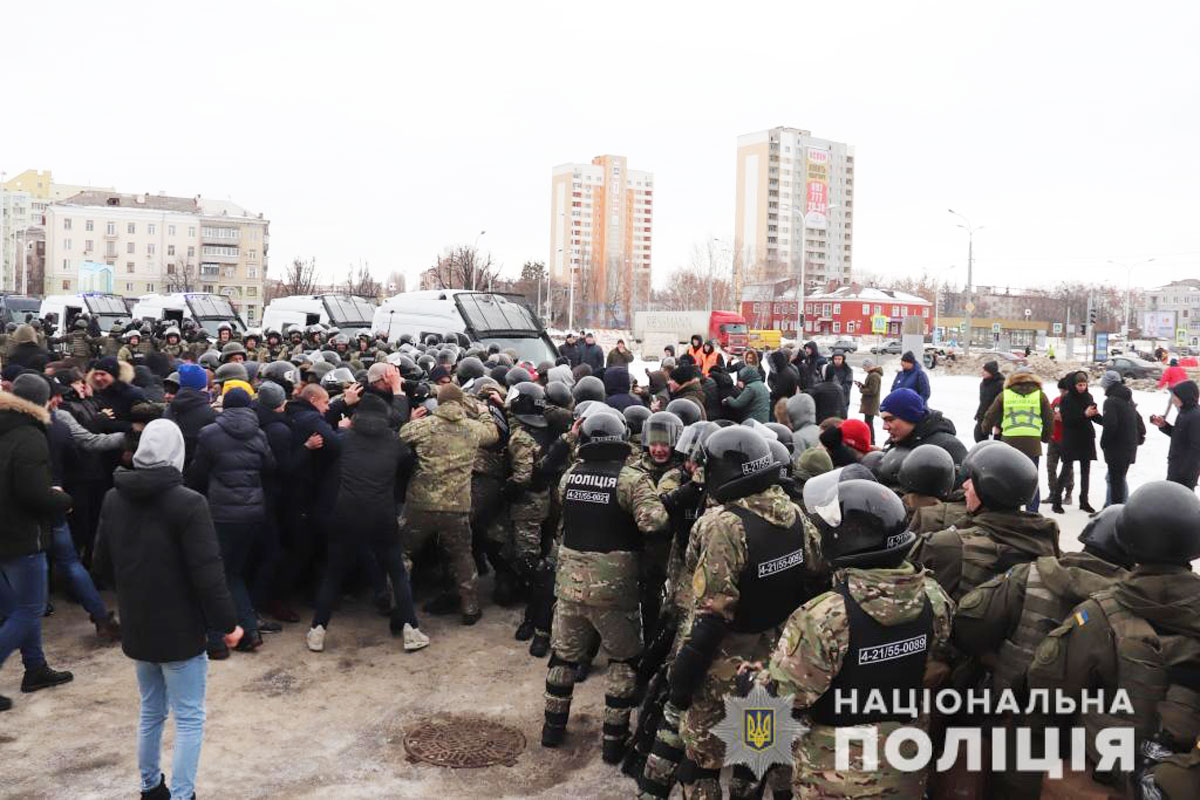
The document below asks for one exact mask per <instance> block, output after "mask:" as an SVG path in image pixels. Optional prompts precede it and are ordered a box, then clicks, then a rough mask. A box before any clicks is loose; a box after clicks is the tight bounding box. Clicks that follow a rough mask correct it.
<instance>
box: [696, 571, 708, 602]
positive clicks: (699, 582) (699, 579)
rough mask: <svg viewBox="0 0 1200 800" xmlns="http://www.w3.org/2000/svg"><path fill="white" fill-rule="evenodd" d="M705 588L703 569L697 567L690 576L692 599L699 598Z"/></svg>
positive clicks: (705, 581) (706, 586)
mask: <svg viewBox="0 0 1200 800" xmlns="http://www.w3.org/2000/svg"><path fill="white" fill-rule="evenodd" d="M706 588H708V581H707V580H706V579H705V577H704V567H697V568H696V574H695V575H693V576H692V597H700V596H701V595H703V594H704V590H705V589H706Z"/></svg>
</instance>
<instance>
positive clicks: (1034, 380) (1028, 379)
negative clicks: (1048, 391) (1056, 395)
mask: <svg viewBox="0 0 1200 800" xmlns="http://www.w3.org/2000/svg"><path fill="white" fill-rule="evenodd" d="M1022 384H1024V385H1023V386H1022ZM1018 387H1020V388H1024V389H1027V391H1024V392H1021V394H1029V393H1030V392H1033V391H1036V390H1038V389H1040V388H1042V382H1041V380H1040V379H1039V378H1038V377H1037V376H1036V375H1034V374H1033V373H1032V372H1030V371H1029V370H1027V369H1023V368H1020V367H1018V368H1017V369H1016V370H1015V371H1014V372H1013V373H1012V374H1011V375H1009V376H1008V378H1006V379H1005V381H1004V388H1005V389H1013V390H1014V391H1015V390H1017V388H1018Z"/></svg>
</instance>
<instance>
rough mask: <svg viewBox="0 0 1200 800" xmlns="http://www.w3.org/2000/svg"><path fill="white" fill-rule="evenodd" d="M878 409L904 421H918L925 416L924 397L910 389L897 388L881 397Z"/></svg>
mask: <svg viewBox="0 0 1200 800" xmlns="http://www.w3.org/2000/svg"><path fill="white" fill-rule="evenodd" d="M879 410H880V412H887V413H888V414H891V415H892V416H894V417H899V418H900V419H902V420H904V421H905V422H920V421H921V419H923V418H924V416H925V411H926V409H925V399H924V398H923V397H921V395H919V394H917V393H916V392H914V391H913V390H912V389H897V390H895V391H894V392H892V393H891V394H889V395H888V396H887V397H885V398H883V402H882V403H880V404H879Z"/></svg>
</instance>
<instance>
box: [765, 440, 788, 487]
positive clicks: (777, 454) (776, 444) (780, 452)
mask: <svg viewBox="0 0 1200 800" xmlns="http://www.w3.org/2000/svg"><path fill="white" fill-rule="evenodd" d="M767 447H769V448H771V455H772V456H774V458H775V464H776V465H777V466H778V467H779V477H780V478H788V477H791V474H792V454H791V453H790V452H788V449H787V447H785V446H784V444H783V442H781V441H779V440H778V439H768V440H767Z"/></svg>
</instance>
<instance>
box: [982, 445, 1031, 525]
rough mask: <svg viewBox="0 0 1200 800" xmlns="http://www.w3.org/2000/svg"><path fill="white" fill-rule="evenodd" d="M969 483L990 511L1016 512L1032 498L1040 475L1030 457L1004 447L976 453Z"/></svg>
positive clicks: (1012, 448) (1010, 447) (989, 448)
mask: <svg viewBox="0 0 1200 800" xmlns="http://www.w3.org/2000/svg"><path fill="white" fill-rule="evenodd" d="M966 479H967V480H969V481H970V482H971V485H972V486H973V487H975V496H976V497H978V498H979V501H980V502H981V503H982V504H983V506H984V507H985V508H987V509H988V510H989V511H1015V510H1016V509H1018V508H1020V507H1021V506H1023V505H1025V504H1026V503H1028V502H1029V500H1030V498H1032V497H1033V490H1034V489H1036V488H1037V482H1038V471H1037V467H1035V466H1034V465H1033V462H1032V461H1030V460H1029V456H1027V455H1025V454H1024V453H1022V452H1021V451H1020V450H1018V449H1017V448H1015V447H1012V446H1011V445H1007V444H1003V443H1002V444H1001V446H1000V447H988V448H986V449H981V450H979V451H978V452H976V453H974V454H973V457H972V458H971V460H970V466H968V467H967V476H966Z"/></svg>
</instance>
